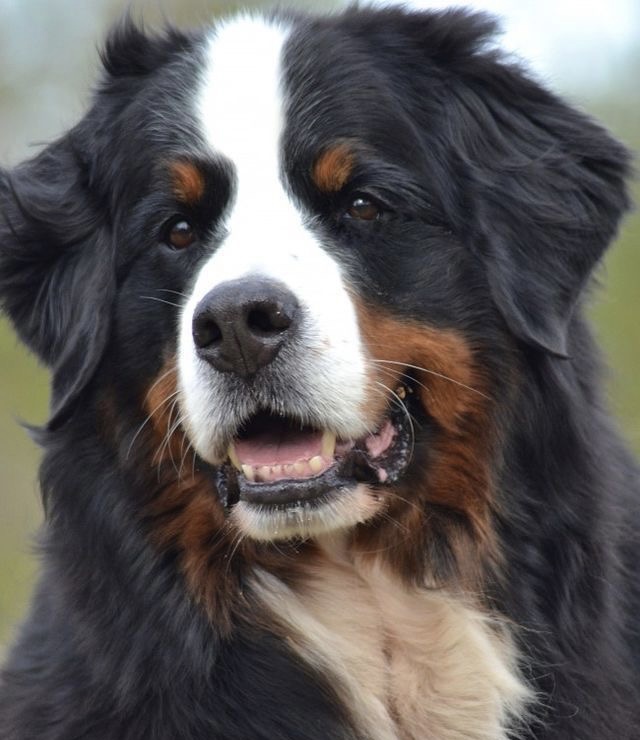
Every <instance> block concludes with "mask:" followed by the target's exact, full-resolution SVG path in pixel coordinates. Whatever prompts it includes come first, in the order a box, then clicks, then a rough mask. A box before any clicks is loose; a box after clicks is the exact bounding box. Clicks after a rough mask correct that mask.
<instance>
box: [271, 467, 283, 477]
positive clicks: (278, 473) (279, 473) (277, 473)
mask: <svg viewBox="0 0 640 740" xmlns="http://www.w3.org/2000/svg"><path fill="white" fill-rule="evenodd" d="M283 476H284V472H283V470H282V465H272V466H271V478H272V479H273V478H282V477H283Z"/></svg>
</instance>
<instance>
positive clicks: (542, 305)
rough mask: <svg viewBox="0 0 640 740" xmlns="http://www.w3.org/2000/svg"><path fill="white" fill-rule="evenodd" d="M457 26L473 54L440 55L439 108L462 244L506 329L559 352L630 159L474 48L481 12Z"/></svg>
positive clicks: (622, 197)
mask: <svg viewBox="0 0 640 740" xmlns="http://www.w3.org/2000/svg"><path fill="white" fill-rule="evenodd" d="M464 22H466V23H467V25H468V26H469V27H470V28H471V27H473V26H474V24H475V27H476V29H477V34H478V35H477V37H476V40H475V47H476V48H475V49H473V48H472V49H471V53H469V49H468V48H467V50H466V54H465V55H464V57H458V58H457V59H455V60H452V63H451V66H452V67H453V70H454V74H455V79H454V81H453V84H452V85H450V86H449V92H448V98H447V100H446V102H445V104H444V109H445V111H446V113H445V115H446V117H447V119H448V121H447V125H448V130H449V131H451V132H452V134H453V136H454V150H455V151H457V152H459V156H460V159H459V161H458V162H457V163H455V165H454V166H456V167H457V168H458V170H459V171H460V172H462V173H463V177H464V179H465V180H466V183H465V184H464V185H463V189H465V188H466V189H467V192H466V193H465V198H464V200H465V201H466V203H467V205H468V208H469V210H470V213H468V214H464V219H466V218H468V222H467V224H466V226H467V227H468V228H467V230H466V237H467V242H468V243H470V244H472V246H473V247H474V248H476V249H477V250H478V252H479V253H480V254H481V255H482V259H483V261H484V262H485V264H486V269H487V275H488V279H489V283H490V287H491V291H492V295H493V298H494V301H495V303H496V305H497V307H498V309H499V310H500V312H501V313H502V315H503V317H504V319H505V320H506V322H507V324H508V326H509V328H510V330H511V331H512V332H513V334H515V336H516V337H518V338H519V339H521V340H522V341H524V342H526V343H527V344H529V345H531V346H534V347H536V348H538V349H541V350H543V351H545V352H548V353H551V354H553V355H557V356H566V355H567V328H568V325H569V322H570V320H571V316H572V313H573V311H574V308H575V306H576V303H577V302H578V299H579V296H580V293H581V291H582V289H583V287H584V286H585V283H586V282H587V280H588V277H589V275H590V273H591V272H592V270H593V268H594V266H595V265H596V264H597V262H598V261H599V260H600V258H601V257H602V255H603V253H604V251H605V249H606V247H607V245H608V244H609V242H610V241H611V240H612V238H613V237H614V236H615V234H616V230H617V227H618V223H619V221H620V218H621V216H622V214H623V213H624V211H625V210H626V209H627V208H628V206H629V199H628V196H627V192H626V188H625V179H626V178H627V177H628V175H629V173H630V156H629V153H628V152H627V150H626V149H625V148H624V147H623V146H622V145H621V144H619V143H618V142H617V141H615V140H614V139H613V138H612V137H611V136H610V135H609V134H608V133H607V132H606V131H605V130H604V129H602V128H601V127H599V126H598V125H597V124H595V123H594V122H593V121H591V120H590V119H589V118H588V117H587V116H586V115H583V114H581V113H579V112H578V111H576V110H574V109H573V108H571V107H570V106H569V105H567V104H566V103H564V102H563V101H562V100H560V99H559V98H557V97H556V96H555V95H553V94H551V93H550V92H548V91H547V90H545V89H544V88H543V87H542V86H541V85H539V84H538V83H537V82H535V81H534V80H532V79H531V78H530V77H528V76H527V74H526V73H524V72H523V71H522V70H521V69H520V68H519V67H518V66H517V65H515V64H511V63H508V62H505V61H502V60H501V59H500V57H499V55H498V54H497V53H496V52H495V51H492V50H487V49H486V48H483V45H484V43H485V41H486V38H487V33H489V34H490V33H491V31H492V29H491V26H490V25H487V18H486V16H479V17H478V16H476V17H471V18H469V17H467V19H466V21H464ZM468 36H469V29H467V41H468ZM464 219H463V220H464ZM462 229H463V231H464V229H465V225H464V224H463V225H462Z"/></svg>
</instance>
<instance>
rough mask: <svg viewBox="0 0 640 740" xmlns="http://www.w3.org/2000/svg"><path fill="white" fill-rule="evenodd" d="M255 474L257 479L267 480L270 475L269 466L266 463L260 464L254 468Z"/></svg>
mask: <svg viewBox="0 0 640 740" xmlns="http://www.w3.org/2000/svg"><path fill="white" fill-rule="evenodd" d="M255 475H256V478H257V479H258V480H262V481H268V480H269V477H270V476H271V468H270V467H269V466H268V465H261V466H260V467H259V468H256V469H255Z"/></svg>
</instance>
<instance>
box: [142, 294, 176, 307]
mask: <svg viewBox="0 0 640 740" xmlns="http://www.w3.org/2000/svg"><path fill="white" fill-rule="evenodd" d="M139 298H141V299H142V300H146V301H157V302H158V303H166V304H167V306H173V307H174V308H182V306H181V305H180V304H178V303H173V302H172V301H167V300H165V299H164V298H157V297H156V296H153V295H141V296H139Z"/></svg>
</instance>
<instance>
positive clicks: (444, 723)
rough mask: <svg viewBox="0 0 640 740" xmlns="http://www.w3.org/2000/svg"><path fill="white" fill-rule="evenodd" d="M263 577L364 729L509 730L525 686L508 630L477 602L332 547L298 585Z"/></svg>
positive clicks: (309, 655)
mask: <svg viewBox="0 0 640 740" xmlns="http://www.w3.org/2000/svg"><path fill="white" fill-rule="evenodd" d="M257 583H258V590H259V593H260V595H261V597H262V599H263V601H265V602H266V603H267V605H268V606H269V607H270V608H271V609H272V610H273V611H274V612H275V613H276V614H277V615H278V618H279V619H280V620H284V622H285V624H286V627H287V629H288V634H289V635H290V642H291V644H292V645H293V646H294V649H295V650H296V651H297V652H298V653H299V654H300V656H301V657H302V658H303V659H304V660H306V661H308V662H309V663H310V664H312V665H313V666H314V667H316V668H317V669H320V671H321V672H322V673H324V674H325V675H327V676H329V677H330V679H331V683H332V685H333V686H335V687H336V688H337V692H338V694H339V695H340V697H341V698H342V700H343V702H344V703H345V706H346V707H347V708H348V710H349V711H350V713H351V714H352V716H353V718H354V721H355V723H356V725H357V726H358V727H359V728H361V733H362V736H363V737H364V738H367V739H368V740H463V739H465V740H481V739H483V740H484V739H486V740H489V739H491V740H501V739H502V738H506V736H507V734H506V731H507V723H508V719H509V716H510V715H513V714H518V713H519V710H520V708H521V706H522V704H523V703H524V700H525V697H526V689H525V688H524V686H523V685H522V683H521V682H520V680H519V679H518V677H517V675H516V673H515V670H514V656H513V650H512V648H511V645H510V642H509V640H508V639H507V638H506V637H505V635H504V633H501V634H498V632H497V631H496V630H495V629H494V627H492V626H491V625H490V624H489V623H488V621H487V619H486V618H485V617H483V616H482V615H481V614H480V613H479V612H478V611H477V610H475V609H473V608H472V607H471V606H468V605H464V604H462V603H461V602H460V601H458V600H456V599H454V598H452V597H450V596H448V595H446V594H444V593H442V592H434V591H426V590H420V591H418V590H414V591H408V590H406V589H405V588H403V587H401V586H399V585H398V584H396V583H394V582H393V581H392V580H391V579H389V578H387V577H385V576H384V575H383V574H381V573H380V572H375V571H373V570H370V569H367V570H363V569H360V568H357V567H356V566H354V565H353V564H348V563H346V562H344V561H340V560H332V559H330V558H324V557H323V558H322V559H319V560H318V563H317V564H315V565H314V566H313V567H311V568H310V571H309V578H308V579H307V580H306V582H305V584H304V586H303V587H301V588H300V589H299V590H296V591H293V590H290V589H289V588H287V587H286V586H284V585H283V584H282V583H281V582H280V581H277V580H276V579H274V578H272V577H271V576H265V575H264V574H262V575H261V576H260V577H259V579H258V581H257Z"/></svg>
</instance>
